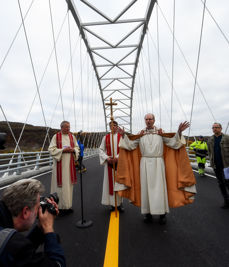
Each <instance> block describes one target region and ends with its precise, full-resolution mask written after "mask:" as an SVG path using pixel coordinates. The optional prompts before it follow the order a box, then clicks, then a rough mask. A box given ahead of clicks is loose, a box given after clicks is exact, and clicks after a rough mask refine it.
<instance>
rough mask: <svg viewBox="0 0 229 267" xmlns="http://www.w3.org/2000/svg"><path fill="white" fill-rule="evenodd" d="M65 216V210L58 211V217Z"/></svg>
mask: <svg viewBox="0 0 229 267" xmlns="http://www.w3.org/2000/svg"><path fill="white" fill-rule="evenodd" d="M65 215H66V210H64V209H59V214H58V217H63V216H65Z"/></svg>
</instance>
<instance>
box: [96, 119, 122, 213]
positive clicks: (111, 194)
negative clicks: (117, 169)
mask: <svg viewBox="0 0 229 267" xmlns="http://www.w3.org/2000/svg"><path fill="white" fill-rule="evenodd" d="M109 126H110V129H111V130H112V127H113V135H114V155H113V147H112V134H111V133H108V134H107V135H106V136H104V137H103V139H102V142H101V145H100V147H99V159H100V164H101V165H104V179H103V192H102V204H103V205H108V206H110V209H111V211H113V210H114V209H115V191H119V190H120V189H121V188H122V189H123V185H121V184H118V183H114V175H113V169H112V168H113V162H114V163H115V165H116V166H117V163H118V154H119V147H118V144H119V141H120V138H121V135H120V134H119V133H118V132H117V129H118V123H117V122H116V121H113V122H110V123H109ZM113 156H114V158H113ZM116 198H117V206H118V210H119V211H120V212H123V211H124V208H123V205H122V198H121V197H120V196H118V195H116Z"/></svg>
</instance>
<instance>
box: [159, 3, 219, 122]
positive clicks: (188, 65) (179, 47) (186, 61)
mask: <svg viewBox="0 0 229 267" xmlns="http://www.w3.org/2000/svg"><path fill="white" fill-rule="evenodd" d="M158 7H159V10H160V12H161V14H162V17H163V18H164V20H165V22H166V24H167V26H168V28H169V31H170V33H171V34H172V29H171V27H170V26H169V23H168V20H167V19H166V17H165V15H164V13H163V11H162V10H161V8H160V6H159V5H158ZM174 40H175V43H176V45H177V47H178V49H179V51H180V53H181V55H182V57H183V59H184V62H185V64H186V65H187V67H188V69H189V71H190V73H191V75H192V77H193V78H194V79H195V75H194V72H193V71H192V68H191V67H190V64H189V63H188V60H187V59H186V57H185V55H184V52H183V51H182V49H181V46H180V45H179V43H178V41H177V39H176V37H174ZM196 85H197V87H198V89H199V90H200V93H201V95H202V97H203V99H204V102H205V104H206V106H207V107H208V110H209V112H210V113H211V116H212V118H213V120H214V121H216V119H215V116H214V115H213V112H212V110H211V108H210V106H209V104H208V102H207V100H206V98H205V96H204V93H203V91H202V89H201V87H200V85H199V83H198V81H196Z"/></svg>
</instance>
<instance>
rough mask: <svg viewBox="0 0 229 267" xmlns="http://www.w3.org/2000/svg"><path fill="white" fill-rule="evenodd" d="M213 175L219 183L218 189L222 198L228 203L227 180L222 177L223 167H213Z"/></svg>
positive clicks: (228, 187)
mask: <svg viewBox="0 0 229 267" xmlns="http://www.w3.org/2000/svg"><path fill="white" fill-rule="evenodd" d="M214 171H215V175H216V178H217V181H218V184H219V189H220V191H221V194H222V196H223V198H224V201H225V202H227V203H228V204H229V192H228V190H229V184H228V181H227V180H226V179H225V177H224V172H223V168H216V169H214Z"/></svg>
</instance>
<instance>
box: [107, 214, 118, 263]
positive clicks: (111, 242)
mask: <svg viewBox="0 0 229 267" xmlns="http://www.w3.org/2000/svg"><path fill="white" fill-rule="evenodd" d="M118 251H119V212H118V211H117V217H115V212H114V211H113V212H111V215H110V224H109V230H108V236H107V246H106V252H105V259H104V265H103V267H118Z"/></svg>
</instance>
